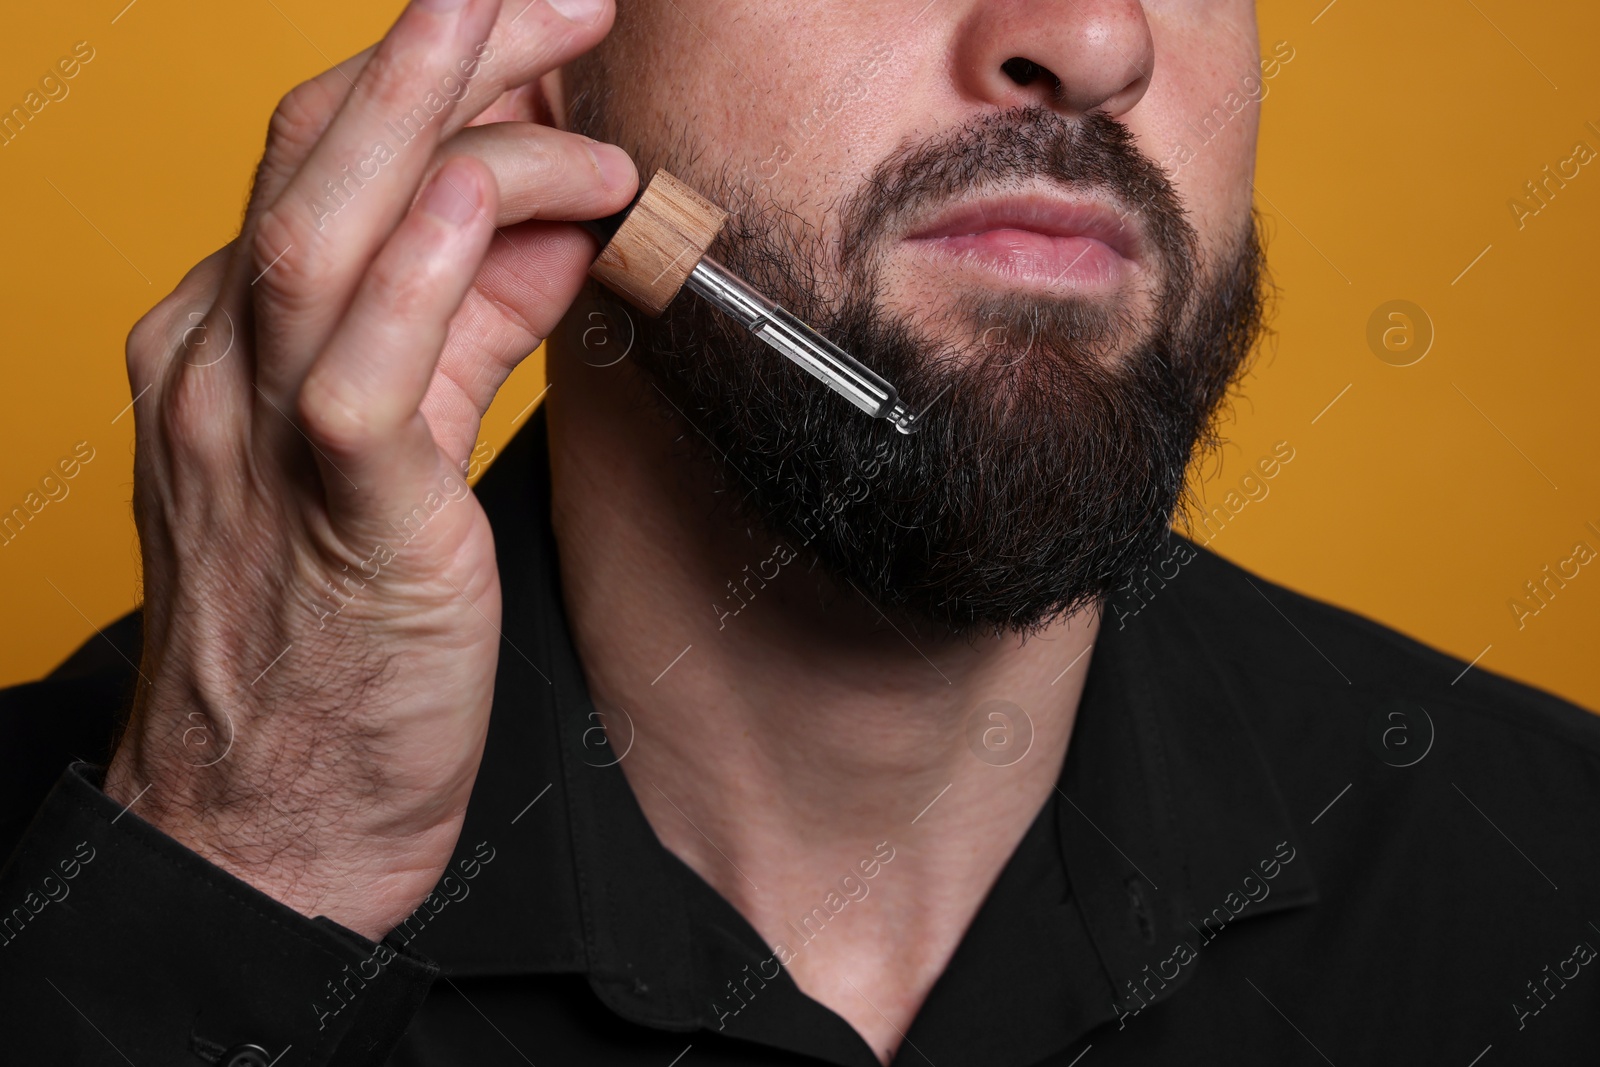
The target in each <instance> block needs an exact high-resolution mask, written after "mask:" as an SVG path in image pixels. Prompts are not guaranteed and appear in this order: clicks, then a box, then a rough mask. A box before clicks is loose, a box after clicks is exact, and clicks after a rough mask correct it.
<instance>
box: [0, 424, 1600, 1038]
mask: <svg viewBox="0 0 1600 1067" xmlns="http://www.w3.org/2000/svg"><path fill="white" fill-rule="evenodd" d="M478 491H479V495H480V497H481V499H482V500H483V503H484V506H485V507H486V509H487V510H488V513H489V516H490V518H491V520H492V522H493V525H494V528H495V536H496V541H497V548H498V551H499V558H500V567H501V577H502V587H503V590H504V618H503V627H504V634H505V647H504V648H503V650H502V655H501V656H500V660H499V667H498V675H497V678H496V687H495V697H494V708H493V712H492V716H491V722H490V727H489V738H488V744H487V748H486V753H485V756H484V761H483V766H482V770H481V772H480V774H479V777H478V780H477V784H476V787H475V788H474V791H473V794H472V800H471V805H470V807H469V809H468V812H467V816H466V826H465V830H464V832H463V834H462V838H461V843H460V846H459V848H458V850H457V854H456V858H455V859H454V860H453V861H452V864H451V868H450V872H449V873H448V874H447V875H446V876H445V877H444V878H443V879H442V881H441V882H440V885H439V887H438V888H437V889H436V890H435V892H434V894H433V895H432V896H430V897H429V898H428V900H427V901H426V902H425V903H424V904H423V906H422V907H420V908H419V909H418V910H417V912H416V913H415V914H413V915H412V916H411V918H410V919H408V920H407V921H406V922H405V923H403V924H402V925H401V926H400V927H399V928H398V929H397V930H395V931H394V932H393V933H392V934H390V935H389V937H388V938H386V939H385V941H384V942H383V943H382V944H374V943H372V942H370V941H368V940H366V939H365V938H362V937H360V936H358V935H356V934H354V933H352V932H351V931H348V930H345V929H343V928H342V927H340V926H338V925H337V924H335V923H333V922H331V921H329V920H327V919H322V918H319V919H308V918H305V917H304V916H301V915H299V914H298V913H296V912H294V911H292V910H290V909H288V908H286V907H284V906H283V905H281V904H278V903H277V902H276V901H274V900H272V899H271V898H269V897H267V896H265V895H263V894H261V893H259V892H257V891H255V890H254V889H252V888H251V887H249V886H248V885H246V884H244V883H242V882H240V881H238V880H236V879H234V878H232V877H231V876H229V875H228V874H226V873H224V872H223V871H221V870H220V869H218V868H216V867H214V866H211V865H210V864H208V863H206V862H205V861H203V860H201V859H200V858H199V857H198V856H196V855H194V854H193V853H191V852H189V851H188V850H186V849H184V848H183V847H182V846H180V845H178V844H177V843H176V842H174V841H172V840H170V839H168V838H166V837H165V836H164V835H162V834H160V833H159V832H157V831H155V830H154V829H153V828H151V827H150V826H148V825H147V824H145V823H144V822H142V821H141V820H140V818H139V814H138V804H137V801H135V803H134V805H133V806H132V807H131V808H130V809H127V810H125V809H123V807H122V806H121V805H120V804H117V803H114V802H113V801H111V800H110V799H109V798H107V797H106V796H105V795H104V794H103V793H102V792H100V790H99V788H98V782H99V780H100V778H99V770H98V769H97V768H98V766H100V765H103V763H104V761H105V760H106V758H107V755H108V751H109V747H110V739H111V736H112V734H113V732H114V730H115V728H116V725H117V723H118V721H119V719H120V717H121V715H122V714H123V713H124V711H125V707H126V703H127V699H128V694H129V692H130V691H131V685H130V679H131V678H132V676H133V673H134V672H133V668H132V665H131V663H130V662H129V661H130V660H132V661H136V660H137V657H138V652H137V646H138V619H137V617H136V616H130V617H129V618H127V619H125V620H123V621H122V622H120V623H118V624H117V625H116V626H114V627H112V628H110V630H108V632H107V634H106V635H105V637H104V639H102V638H100V637H97V638H95V639H93V640H92V641H91V642H90V643H88V644H87V645H85V647H84V648H83V649H82V650H80V652H79V653H78V654H77V655H75V656H74V657H73V658H72V659H71V660H69V661H68V662H67V663H66V664H65V665H63V667H62V668H61V669H60V670H58V671H57V672H56V673H55V674H54V675H52V676H51V677H50V678H49V679H47V680H45V681H42V682H38V683H34V684H31V685H26V686H19V687H17V688H15V689H11V690H8V691H6V692H5V693H3V694H0V731H3V732H0V805H3V806H0V852H4V853H7V854H9V856H10V858H9V860H8V861H7V864H6V867H5V869H4V871H3V873H0V1020H3V1023H0V1030H3V1034H0V1060H4V1061H5V1062H16V1063H29V1064H34V1063H124V1062H129V1063H135V1064H140V1065H141V1067H142V1065H145V1064H201V1063H208V1062H209V1063H219V1062H220V1063H234V1064H266V1063H268V1062H272V1061H273V1060H274V1058H276V1063H278V1064H282V1065H283V1067H301V1065H316V1064H341V1065H343V1064H383V1063H389V1064H403V1065H409V1064H418V1065H420V1064H429V1065H437V1064H461V1065H472V1067H483V1065H492V1064H520V1063H532V1064H538V1065H540V1067H546V1065H550V1064H566V1063H572V1064H593V1063H604V1064H623V1065H628V1064H638V1065H641V1067H680V1065H681V1067H696V1065H699V1064H708V1063H717V1064H791V1065H804V1064H841V1065H860V1067H872V1065H874V1064H875V1063H876V1060H875V1058H874V1056H873V1054H872V1052H871V1050H870V1049H869V1048H868V1046H867V1045H866V1043H865V1042H864V1041H862V1039H861V1038H860V1037H859V1036H858V1035H857V1034H856V1033H855V1032H854V1030H852V1029H851V1027H850V1026H849V1025H848V1024H847V1023H846V1022H845V1021H844V1020H843V1019H842V1018H840V1017H839V1016H838V1015H836V1014H835V1013H834V1012H832V1011H831V1010H830V1009H828V1008H826V1007H824V1006H822V1005H821V1004H819V1003H817V1002H816V1001H813V1000H812V999H810V998H809V997H807V996H806V995H805V994H803V993H802V992H800V990H799V989H798V987H796V986H795V984H794V983H793V981H792V980H791V979H790V978H789V976H788V972H787V971H785V970H784V969H783V967H782V963H783V961H784V960H786V959H789V958H792V955H793V954H796V953H800V952H804V951H805V945H806V944H807V943H809V940H811V939H814V938H825V937H843V936H848V923H849V922H850V921H851V920H852V919H855V918H857V917H859V918H860V919H861V920H862V921H869V922H870V921H871V920H870V918H868V917H867V916H866V915H863V914H862V913H863V912H870V909H871V908H872V907H874V906H875V905H876V904H877V903H879V902H880V901H881V900H882V899H883V898H884V897H888V896H890V895H891V894H893V893H895V892H896V885H895V876H896V873H897V872H896V869H895V865H894V858H893V857H894V849H895V841H894V840H893V839H891V840H888V841H886V842H884V843H882V845H880V846H879V847H878V849H877V850H876V851H875V852H874V854H873V855H871V856H865V857H863V860H862V863H861V865H860V866H859V869H854V870H852V871H851V872H841V873H842V874H843V873H849V875H850V877H849V879H848V880H845V879H841V881H840V883H839V885H838V886H837V887H836V890H837V891H833V890H830V891H827V892H824V893H821V894H819V898H818V905H817V907H816V908H815V909H813V911H812V912H809V913H807V914H806V915H805V916H796V917H795V918H794V920H793V921H792V922H791V923H790V927H789V928H790V929H791V930H792V931H793V935H794V936H793V937H792V938H791V940H790V941H789V942H787V943H785V944H784V945H783V946H782V947H781V951H779V947H778V946H773V945H768V944H766V943H764V942H763V941H762V939H761V937H760V936H759V935H758V934H757V933H756V931H755V930H754V929H753V928H752V927H751V926H750V924H749V923H748V922H747V921H745V919H744V918H743V917H742V916H741V915H740V914H739V913H738V912H737V911H736V910H735V909H734V908H733V907H732V906H731V905H730V904H729V903H728V902H727V901H726V900H724V899H723V898H722V897H721V896H720V895H719V894H718V893H717V892H716V891H715V890H714V889H712V888H711V887H710V886H709V885H707V884H706V883H705V882H704V881H702V880H701V879H700V878H699V876H698V875H696V874H695V873H694V872H693V871H692V870H690V869H689V868H688V867H687V866H686V865H684V864H683V863H682V862H681V861H679V860H678V859H677V858H676V857H675V856H673V855H672V854H671V853H669V852H668V851H667V850H666V849H665V848H663V847H662V846H661V845H660V843H659V842H658V841H657V840H656V838H655V835H654V833H653V832H652V831H651V829H650V826H649V824H648V823H647V822H646V821H645V819H644V817H643V815H642V814H641V811H640V809H639V807H638V805H637V803H636V802H635V799H634V796H633V794H632V792H631V790H630V788H629V785H628V783H627V780H626V779H625V777H624V776H623V774H622V772H621V770H620V768H619V766H618V760H619V758H626V757H625V753H624V752H622V751H620V750H619V748H618V747H613V746H612V745H610V744H608V743H607V741H606V732H605V731H603V730H601V729H599V728H598V727H599V718H598V716H597V715H596V713H595V711H594V708H593V705H592V704H591V703H590V700H589V697H588V694H587V691H586V689H585V686H584V681H583V675H582V673H581V670H580V667H579V663H578V660H577V657H576V655H575V652H574V650H573V648H572V645H571V642H570V638H569V636H568V634H567V630H566V625H565V621H564V616H563V611H562V605H561V597H560V589H559V585H558V579H557V570H556V556H555V544H554V540H553V537H552V534H551V531H550V527H549V512H548V507H549V474H548V454H547V451H546V443H545V427H544V422H543V420H542V418H536V419H534V420H532V421H531V422H530V424H529V426H528V427H527V428H526V429H525V430H524V431H523V432H522V433H521V434H520V435H519V436H518V438H517V439H516V440H515V441H514V442H513V443H512V445H511V446H510V447H509V448H508V449H507V451H506V452H505V454H504V455H503V456H502V458H501V459H500V460H499V461H498V462H497V463H496V464H495V466H494V467H493V469H492V470H491V471H490V472H489V473H488V474H487V475H486V477H485V479H484V481H483V482H482V483H481V485H480V486H479V490H478ZM123 657H126V658H123ZM1090 664H1091V666H1090V667H1089V677H1088V679H1087V682H1086V688H1085V691H1084V694H1083V699H1082V704H1081V707H1080V709H1079V713H1078V718H1077V723H1076V726H1075V728H1074V732H1073V735H1072V740H1071V744H1070V746H1069V748H1068V752H1067V756H1066V760H1065V763H1064V766H1063V767H1062V768H1061V772H1060V779H1059V786H1058V789H1057V792H1056V794H1055V795H1054V796H1053V798H1052V800H1051V802H1049V803H1047V804H1046V805H1045V806H1044V808H1043V810H1041V811H1040V812H1039V813H1038V814H1037V816H1036V818H1035V820H1034V822H1033V824H1032V825H1031V827H1030V828H1029V830H1028V832H1027V834H1026V835H1025V837H1024V839H1023V840H1022V842H1021V844H1020V845H1019V846H1018V848H1017V850H1016V852H1015V854H1014V855H1013V856H1012V857H1011V859H1010V861H1009V862H1008V864H1007V866H1006V867H1005V868H1004V870H1003V871H1002V872H1001V874H1000V876H999V878H998V880H997V882H996V884H995V885H994V887H993V889H992V891H991V892H990V894H989V896H988V897H987V898H986V900H985V901H984V903H983V905H982V907H981V909H980V910H979V912H978V914H977V917H976V918H975V920H974V921H973V924H972V926H971V928H970V929H969V930H968V931H967V932H966V934H965V936H964V939H963V940H962V942H961V944H960V946H959V947H958V949H957V950H956V953H955V955H954V957H953V958H952V960H951V961H950V964H949V967H948V968H947V970H946V971H945V973H944V974H943V975H942V976H941V977H940V978H939V980H938V982H937V983H936V984H935V986H934V988H933V990H932V991H931V993H930V994H929V996H928V999H927V1001H926V1003H925V1004H924V1006H923V1008H922V1010H921V1012H920V1013H919V1015H918V1016H917V1018H916V1020H915V1021H914V1022H913V1024H912V1025H911V1027H910V1029H909V1030H908V1031H907V1032H906V1034H905V1040H904V1043H903V1044H902V1046H901V1050H900V1052H899V1053H898V1056H897V1061H896V1062H899V1063H906V1064H923V1063H928V1064H934V1065H937V1067H956V1065H960V1064H984V1065H992V1067H1022V1065H1026V1064H1057V1065H1060V1067H1069V1065H1073V1064H1080V1063H1081V1064H1082V1065H1083V1067H1110V1065H1120V1064H1139V1065H1150V1064H1229V1065H1234V1064H1273V1065H1284V1064H1321V1063H1329V1064H1336V1065H1339V1067H1347V1065H1355V1064H1374V1063H1394V1064H1415V1063H1420V1062H1428V1063H1443V1064H1457V1065H1459V1067H1471V1065H1481V1067H1496V1065H1499V1064H1506V1063H1561V1064H1566V1063H1592V1062H1595V1058H1596V1055H1597V1049H1600V964H1596V963H1595V962H1594V960H1595V955H1596V953H1595V948H1596V947H1597V946H1600V926H1597V925H1596V924H1597V923H1600V804H1597V801H1600V720H1596V719H1595V718H1594V717H1593V716H1591V715H1589V714H1588V713H1586V712H1584V711H1582V710H1581V709H1578V708H1576V707H1574V706H1572V705H1570V704H1567V703H1565V702H1563V701H1561V700H1558V699H1556V698H1554V697H1552V696H1549V695H1546V694H1544V693H1541V692H1538V691H1536V690H1534V689H1531V688H1528V687H1526V686H1522V685H1518V684H1516V683H1513V682H1510V681H1508V680H1505V679H1503V678H1499V677H1496V676H1494V675H1493V674H1490V673H1489V672H1487V671H1484V670H1482V669H1480V668H1477V667H1473V668H1471V669H1467V665H1466V664H1464V663H1462V662H1460V661H1458V660H1456V659H1453V658H1451V657H1448V656H1445V655H1443V654H1441V653H1438V652H1435V651H1432V650H1430V649H1428V648H1425V647H1423V646H1422V645H1419V644H1417V643H1416V642H1413V641H1411V640H1409V639H1407V638H1405V637H1403V636H1400V635H1398V634H1396V633H1394V632H1393V631H1391V630H1388V629H1386V628H1384V627H1382V626H1379V625H1377V624H1375V623H1372V622H1369V621H1367V620H1365V619H1362V618H1359V617H1357V616H1355V615H1352V614H1349V613H1347V612H1344V611H1340V610H1338V609H1336V608H1333V607H1330V606H1328V605H1325V604H1321V603H1318V602H1316V601H1313V600H1310V599H1307V598H1305V597H1302V596H1299V595H1297V594H1294V593H1292V592H1289V591H1287V590H1285V589H1282V588H1280V587H1278V586H1275V585H1273V584H1271V583H1269V582H1266V581H1264V580H1262V579H1260V578H1257V577H1255V576H1253V575H1251V574H1249V573H1248V572H1246V571H1244V570H1241V569H1240V568H1238V567H1236V566H1234V565H1232V564H1230V563H1228V562H1226V561H1224V560H1222V559H1221V558H1219V557H1217V556H1215V555H1213V554H1211V553H1210V552H1208V551H1206V550H1204V549H1202V548H1199V547H1197V546H1195V545H1192V544H1191V543H1189V542H1188V541H1186V540H1183V539H1182V538H1179V537H1177V536H1176V535H1174V536H1173V538H1172V539H1171V540H1170V542H1169V543H1168V545H1167V547H1166V549H1165V550H1164V551H1163V553H1162V554H1161V555H1160V557H1159V558H1156V559H1153V560H1151V561H1150V565H1149V566H1148V567H1147V568H1146V569H1145V570H1144V571H1143V572H1142V573H1141V574H1140V575H1139V576H1138V577H1137V578H1136V579H1135V580H1134V582H1132V583H1130V585H1129V586H1127V587H1125V588H1124V589H1123V590H1121V591H1120V592H1119V593H1118V595H1117V597H1116V598H1114V599H1113V600H1112V601H1111V603H1110V604H1108V606H1107V609H1106V612H1105V616H1104V619H1103V622H1102V627H1101V636H1100V638H1099V641H1098V644H1097V646H1096V650H1095V653H1094V655H1093V656H1092V657H1091V659H1090ZM613 734H614V735H616V736H617V737H618V739H619V740H618V741H617V745H618V746H620V745H621V744H623V743H624V742H625V737H624V736H623V734H625V731H622V730H613ZM69 764H70V766H69ZM63 768H66V769H65V770H64V769H63ZM974 768H975V771H981V770H987V769H988V768H985V767H981V766H980V765H979V764H978V763H976V762H975V763H974ZM52 782H54V786H53V788H52V784H51V783H52ZM917 806H920V805H917ZM938 814H939V812H938V808H937V806H936V805H935V806H934V807H932V808H931V809H928V810H925V811H924V812H923V813H921V814H919V815H918V816H917V818H918V819H919V820H922V821H921V822H916V823H913V822H912V821H910V819H911V816H910V812H909V810H908V822H907V825H906V827H905V829H904V839H905V840H911V839H913V836H914V835H915V834H916V833H918V832H919V829H922V828H923V826H924V824H925V823H931V822H932V821H934V820H936V819H937V818H938ZM868 872H870V874H869V873H868ZM874 898H878V899H877V900H875V899H874ZM250 1045H254V1046H259V1047H260V1048H261V1049H263V1050H264V1052H263V1053H260V1054H258V1053H255V1052H252V1051H250V1050H249V1049H248V1048H244V1047H243V1046H250Z"/></svg>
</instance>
